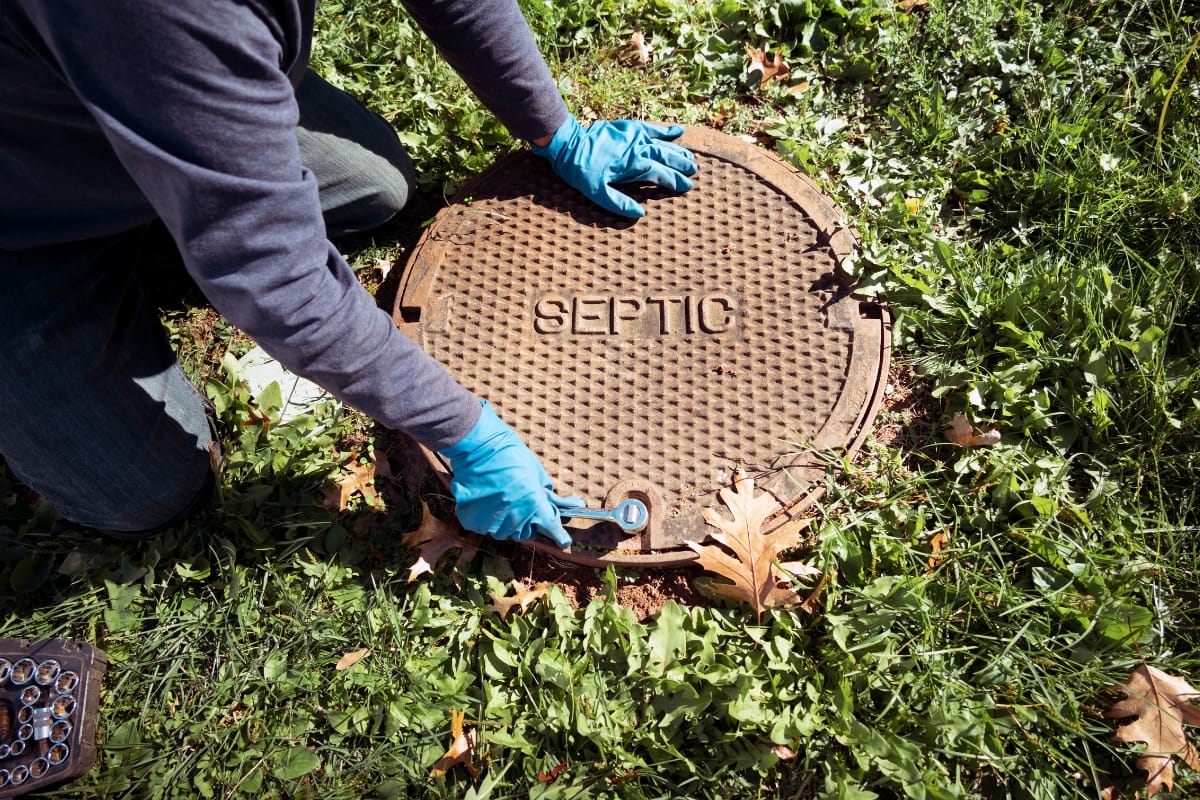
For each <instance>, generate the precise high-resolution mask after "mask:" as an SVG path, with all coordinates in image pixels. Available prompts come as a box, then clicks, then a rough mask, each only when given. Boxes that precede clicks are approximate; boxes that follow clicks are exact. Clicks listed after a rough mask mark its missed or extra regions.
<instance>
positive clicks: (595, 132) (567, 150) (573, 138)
mask: <svg viewBox="0 0 1200 800" xmlns="http://www.w3.org/2000/svg"><path fill="white" fill-rule="evenodd" d="M682 134H683V126H682V125H651V124H649V123H647V122H637V121H634V120H629V119H622V120H617V121H616V122H593V123H592V124H591V125H589V126H588V127H586V128H584V127H582V126H580V124H579V121H578V120H577V119H575V117H574V116H571V117H568V118H567V121H566V122H564V123H563V124H562V125H561V126H559V128H558V130H557V131H555V133H554V138H552V139H551V140H550V142H549V143H548V144H547V145H546V146H545V147H539V146H537V145H536V144H535V145H533V152H534V153H536V154H537V155H539V156H542V157H543V158H545V159H547V160H549V162H550V165H551V166H552V167H553V168H554V172H555V173H556V174H557V175H558V177H560V178H562V179H563V180H564V181H566V182H567V183H568V184H569V185H570V186H573V187H574V188H576V189H578V190H579V191H581V192H583V194H584V195H586V196H587V197H588V199H590V200H591V201H592V202H594V203H595V204H596V205H598V206H600V207H601V208H603V209H605V210H607V211H611V212H613V213H614V214H620V215H621V216H623V217H633V218H637V217H644V216H646V210H645V209H644V208H642V207H641V206H640V205H638V204H637V202H635V201H634V199H633V198H632V197H630V196H629V195H627V194H624V193H623V192H618V191H617V190H616V189H614V188H613V187H612V186H611V184H614V183H653V184H655V185H657V186H661V187H663V188H664V189H672V190H674V191H676V192H686V191H687V190H688V189H690V188H692V182H691V181H689V180H688V179H687V177H686V176H688V175H694V174H695V173H696V161H695V159H694V158H693V157H692V154H691V152H690V151H688V150H687V149H686V148H684V147H680V146H679V145H677V144H674V143H673V142H671V141H668V140H670V139H676V138H678V137H679V136H681V135H682Z"/></svg>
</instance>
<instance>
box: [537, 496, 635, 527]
mask: <svg viewBox="0 0 1200 800" xmlns="http://www.w3.org/2000/svg"><path fill="white" fill-rule="evenodd" d="M559 515H560V516H563V517H574V518H576V519H595V520H601V521H603V522H614V523H616V524H617V526H619V527H620V528H621V530H623V531H625V532H626V533H637V532H638V531H640V530H642V529H643V528H645V527H646V524H647V523H648V522H649V521H650V511H649V510H648V509H647V508H646V504H645V503H643V502H642V501H641V500H635V499H634V498H632V497H631V498H629V499H628V500H622V501H621V502H619V503H617V506H616V508H560V509H559Z"/></svg>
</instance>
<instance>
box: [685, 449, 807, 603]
mask: <svg viewBox="0 0 1200 800" xmlns="http://www.w3.org/2000/svg"><path fill="white" fill-rule="evenodd" d="M734 487H735V489H736V491H730V490H729V489H728V488H722V489H721V492H720V496H721V500H722V501H723V502H724V503H725V506H726V508H728V509H729V511H730V513H731V514H732V515H733V518H732V519H726V518H725V517H723V516H721V514H720V513H719V512H717V511H715V510H714V509H711V508H705V509H703V510H702V512H701V513H703V515H704V519H705V521H706V522H708V524H710V525H712V526H713V527H715V528H717V529H718V530H719V531H720V533H712V532H711V531H710V532H709V534H708V538H709V539H712V540H713V541H714V542H716V544H701V543H699V542H695V541H690V540H689V541H685V542H684V544H686V545H687V546H688V547H689V548H691V549H692V550H693V551H694V552H695V553H696V554H697V555H698V556H699V559H697V560H698V561H699V562H700V566H701V567H703V568H704V569H705V570H707V571H709V572H713V573H716V574H717V575H720V576H721V577H723V578H728V579H729V580H730V581H732V583H719V582H716V581H710V582H707V583H705V584H704V587H705V588H707V589H709V590H710V591H712V592H715V593H716V594H719V595H721V596H722V597H726V598H728V599H731V600H738V601H741V602H744V603H749V604H750V605H751V606H753V607H754V613H755V615H756V617H757V618H758V619H760V620H761V619H762V612H763V610H764V609H767V608H775V607H778V606H783V605H794V604H800V603H803V602H805V599H804V596H803V595H801V594H800V593H798V592H796V591H795V590H794V589H793V588H792V582H791V580H790V579H789V578H788V576H787V574H785V573H784V572H783V571H782V570H780V569H779V567H778V566H776V564H775V556H776V555H778V553H779V551H780V550H781V549H782V548H783V547H785V546H787V545H791V544H792V538H791V536H783V535H778V534H777V533H774V534H764V533H763V530H762V527H763V523H764V522H766V519H767V517H769V516H771V515H772V514H773V513H775V512H776V511H777V510H779V502H778V501H777V500H776V499H775V498H774V497H771V496H770V495H768V494H755V492H754V479H753V478H750V477H748V476H747V475H746V474H745V473H744V472H743V471H742V470H740V469H739V470H738V471H737V475H736V476H735V480H734ZM785 527H787V526H785Z"/></svg>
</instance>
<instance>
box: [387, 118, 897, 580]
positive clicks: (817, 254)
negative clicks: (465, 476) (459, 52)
mask: <svg viewBox="0 0 1200 800" xmlns="http://www.w3.org/2000/svg"><path fill="white" fill-rule="evenodd" d="M680 141H681V143H682V144H684V145H685V146H687V147H688V148H689V149H691V150H692V152H693V153H694V154H695V156H696V163H697V166H698V168H699V172H698V174H697V175H696V176H694V178H693V182H694V184H695V185H694V188H693V189H692V190H691V191H688V192H685V193H683V194H680V195H675V194H673V193H668V192H663V191H661V190H658V189H655V188H653V187H644V188H643V187H636V188H629V187H625V188H626V189H627V190H628V192H629V193H630V194H631V195H633V196H634V197H635V198H636V199H638V201H639V202H641V203H642V204H643V206H644V207H645V208H646V216H645V217H644V218H642V219H640V220H637V221H630V220H623V219H621V218H618V217H615V216H613V215H611V214H608V213H606V212H604V211H602V210H600V209H598V208H596V207H595V206H594V205H592V204H591V203H590V202H589V201H588V200H587V199H586V198H584V197H583V196H582V195H580V194H579V193H577V192H575V191H574V190H573V189H571V188H570V187H568V186H566V185H565V184H563V183H562V182H561V181H560V180H559V179H558V178H557V177H555V176H554V174H553V173H552V172H551V171H550V169H549V167H548V165H547V164H546V163H545V162H544V161H543V160H542V159H540V158H538V157H536V156H534V155H532V154H530V153H527V152H526V153H517V154H514V155H512V156H509V157H507V158H505V159H502V160H501V161H500V162H498V163H497V164H496V165H494V166H493V167H492V168H491V169H489V170H488V171H487V172H485V173H483V174H482V175H480V176H479V177H478V178H476V179H475V180H474V181H472V182H471V183H470V184H468V185H467V186H466V187H464V188H463V190H462V191H461V192H460V193H459V195H458V196H457V197H456V198H455V202H454V203H453V204H452V205H450V206H449V207H448V208H446V209H444V210H443V211H442V213H441V214H439V216H438V218H437V220H436V221H435V222H434V223H433V224H432V225H431V226H430V228H429V229H428V230H427V231H426V233H425V236H424V237H423V238H422V240H421V242H420V243H419V244H418V246H417V248H416V249H415V251H414V253H413V255H412V257H411V258H410V260H409V263H408V266H407V268H406V270H405V274H404V276H403V278H402V282H401V290H400V293H399V295H398V297H397V302H396V307H395V311H394V317H395V319H396V322H397V324H399V325H400V327H401V328H402V329H403V330H404V331H406V332H407V333H408V334H409V335H410V336H412V337H413V338H414V339H415V340H416V341H417V342H418V343H420V344H421V346H422V347H424V348H425V350H426V351H427V352H429V353H430V354H431V355H433V356H434V357H435V358H437V359H438V360H440V361H441V362H442V363H443V364H445V365H446V366H447V367H448V368H449V370H450V372H451V373H452V374H453V375H454V376H455V377H456V378H457V379H458V380H459V381H460V382H461V383H463V384H464V385H465V386H466V387H467V388H469V389H471V390H472V391H474V392H475V393H476V394H478V395H479V396H480V397H483V398H486V399H488V400H489V401H490V402H491V403H492V405H493V406H495V408H496V410H497V413H499V415H500V416H501V418H503V419H504V420H505V421H507V422H508V423H509V424H510V425H512V426H513V427H514V428H515V429H516V430H517V431H518V432H519V433H520V434H521V435H522V437H523V438H524V439H525V441H526V442H527V443H528V444H529V446H530V447H531V448H532V449H533V451H534V452H535V453H537V454H538V455H539V457H540V458H541V460H542V463H543V465H544V466H545V467H546V470H547V471H548V472H549V474H550V475H551V476H552V477H553V478H554V479H555V484H556V490H557V491H558V492H559V493H560V494H577V495H580V496H581V497H583V498H584V499H585V500H586V501H587V504H588V505H589V506H592V507H599V506H601V505H605V506H610V507H611V506H612V505H615V504H616V503H617V502H619V501H620V500H621V499H624V498H625V497H630V496H634V497H638V498H639V499H643V500H646V501H647V503H648V505H650V510H651V522H650V525H649V526H648V528H647V529H646V530H645V531H643V532H641V533H639V534H633V535H624V534H622V533H621V532H620V530H619V529H617V527H616V526H615V525H612V524H610V523H599V524H594V525H593V524H589V523H583V522H578V523H571V525H570V529H571V530H572V533H573V534H574V535H575V542H576V544H575V546H574V547H573V551H572V554H571V555H570V556H569V557H571V558H574V559H575V560H578V561H584V562H589V563H591V562H595V563H603V562H608V561H611V562H617V563H630V564H643V563H655V564H672V563H686V562H688V561H690V560H691V558H692V557H693V553H692V551H691V550H689V549H687V548H686V547H685V546H684V542H685V541H686V540H689V539H691V540H703V539H704V537H705V536H706V535H707V532H708V531H709V530H712V529H711V528H709V526H707V524H706V523H705V522H704V520H703V517H702V515H701V509H702V508H704V507H719V506H720V502H719V500H718V498H717V490H718V489H719V488H720V487H721V486H725V485H728V484H729V483H730V481H731V480H732V479H733V476H734V473H735V470H737V469H738V468H741V469H744V470H745V471H746V472H747V473H749V474H750V475H752V476H754V477H755V479H756V485H757V486H758V487H759V488H760V489H761V490H763V491H767V492H770V493H772V494H773V495H774V496H775V497H776V498H777V499H778V500H779V504H780V508H779V511H778V513H777V514H776V515H775V516H774V517H773V518H772V519H771V520H770V522H769V523H768V526H769V527H773V526H777V525H780V524H782V523H783V522H785V521H786V520H787V519H788V518H790V517H794V516H795V515H797V514H799V513H800V512H801V511H802V510H803V508H804V507H805V506H806V505H808V504H809V503H810V502H811V501H812V500H813V499H814V498H815V497H816V496H817V495H818V494H819V492H820V490H821V487H822V486H823V484H824V475H825V471H826V468H827V464H828V463H829V459H827V458H822V457H821V456H820V455H819V453H818V451H829V450H833V451H834V452H836V453H838V454H844V453H846V452H847V451H848V450H849V451H853V450H854V449H856V448H857V447H858V446H859V445H860V444H861V442H862V439H863V438H864V436H865V434H866V432H867V431H868V429H869V426H870V423H871V420H872V419H873V417H874V414H875V410H876V408H877V404H878V400H879V394H880V392H879V389H880V386H881V383H882V379H883V377H884V376H886V372H887V356H888V346H889V339H888V317H887V313H886V310H885V309H884V308H883V307H882V306H880V305H878V304H875V303H873V302H870V301H867V300H864V299H862V298H859V297H856V296H855V295H853V293H852V292H851V291H850V290H849V288H848V287H847V283H848V281H847V280H846V276H845V273H844V272H843V271H842V269H841V263H842V260H843V259H844V258H846V257H847V256H848V255H850V254H851V253H852V252H853V250H854V248H855V246H856V242H855V240H854V237H853V234H852V233H851V232H850V231H849V230H848V229H847V228H846V227H845V225H844V221H843V219H842V217H841V214H840V213H839V212H838V210H837V209H836V208H835V207H834V206H833V205H832V203H830V202H829V201H828V200H827V199H826V198H825V197H824V196H823V195H822V194H821V193H820V192H819V191H818V189H817V188H816V186H815V185H814V184H813V183H812V182H811V181H810V180H808V179H807V178H805V177H803V176H801V175H798V174H797V173H795V172H794V171H793V170H792V169H790V168H788V167H787V166H786V165H784V164H783V163H782V162H781V161H779V160H778V159H776V158H775V157H774V156H772V155H770V154H768V153H766V152H765V151H763V150H761V149H760V148H758V147H755V146H753V145H750V144H747V143H745V142H743V141H741V140H739V139H736V138H733V137H729V136H726V135H724V134H720V133H717V132H715V131H709V130H706V129H698V128H690V129H688V131H687V133H686V134H685V135H684V137H683V139H681V140H680Z"/></svg>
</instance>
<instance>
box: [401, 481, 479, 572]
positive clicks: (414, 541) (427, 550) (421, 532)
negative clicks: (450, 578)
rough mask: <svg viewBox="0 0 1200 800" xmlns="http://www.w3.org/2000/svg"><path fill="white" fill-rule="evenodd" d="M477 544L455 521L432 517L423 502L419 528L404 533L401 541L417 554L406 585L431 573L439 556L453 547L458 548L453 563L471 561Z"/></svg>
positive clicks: (477, 546)
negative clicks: (456, 557)
mask: <svg viewBox="0 0 1200 800" xmlns="http://www.w3.org/2000/svg"><path fill="white" fill-rule="evenodd" d="M478 541H479V537H478V536H476V535H475V534H473V533H467V532H466V531H464V530H463V528H462V526H461V525H459V524H458V520H457V519H451V520H444V519H438V518H437V517H435V516H434V515H433V512H432V511H430V510H429V504H428V503H426V502H425V501H424V500H422V501H421V527H419V528H417V529H416V530H415V531H409V532H408V533H406V534H404V537H403V538H402V539H401V540H400V543H401V544H403V545H404V546H405V547H411V548H413V549H414V550H416V551H417V560H416V561H415V562H413V564H412V566H410V567H409V568H408V582H409V583H412V582H413V581H415V580H416V579H417V577H418V576H419V575H424V574H425V573H426V572H430V573H432V572H433V569H434V567H436V566H437V565H438V562H439V561H441V560H442V557H443V556H445V555H446V553H448V552H450V551H451V550H453V549H455V548H458V549H459V553H458V559H457V560H455V562H454V563H455V564H463V563H465V562H467V561H470V560H471V559H472V558H474V557H475V554H476V553H478V552H479V545H478V544H477V543H478Z"/></svg>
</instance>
